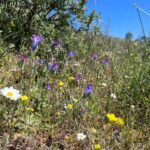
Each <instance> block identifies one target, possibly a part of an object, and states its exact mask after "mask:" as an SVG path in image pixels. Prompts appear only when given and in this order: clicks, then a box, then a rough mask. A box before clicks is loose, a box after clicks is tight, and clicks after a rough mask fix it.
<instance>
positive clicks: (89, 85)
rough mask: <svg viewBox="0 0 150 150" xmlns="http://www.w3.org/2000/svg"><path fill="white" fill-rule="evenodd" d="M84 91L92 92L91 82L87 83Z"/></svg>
mask: <svg viewBox="0 0 150 150" xmlns="http://www.w3.org/2000/svg"><path fill="white" fill-rule="evenodd" d="M85 93H86V94H90V93H92V84H88V85H87V86H86V88H85Z"/></svg>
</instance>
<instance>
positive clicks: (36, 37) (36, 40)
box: [31, 34, 44, 45]
mask: <svg viewBox="0 0 150 150" xmlns="http://www.w3.org/2000/svg"><path fill="white" fill-rule="evenodd" d="M43 39H44V37H43V36H42V35H39V34H33V35H32V37H31V41H32V43H34V44H35V45H38V44H39V43H40V42H41V41H42V40H43Z"/></svg>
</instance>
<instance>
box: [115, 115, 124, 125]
mask: <svg viewBox="0 0 150 150" xmlns="http://www.w3.org/2000/svg"><path fill="white" fill-rule="evenodd" d="M116 123H118V124H119V125H124V121H123V119H121V118H119V117H116Z"/></svg>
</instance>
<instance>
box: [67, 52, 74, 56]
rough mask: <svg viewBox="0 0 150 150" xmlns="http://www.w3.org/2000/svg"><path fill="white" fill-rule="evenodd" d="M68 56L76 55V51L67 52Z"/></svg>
mask: <svg viewBox="0 0 150 150" xmlns="http://www.w3.org/2000/svg"><path fill="white" fill-rule="evenodd" d="M67 56H68V57H75V56H76V53H75V52H74V51H70V52H68V53H67Z"/></svg>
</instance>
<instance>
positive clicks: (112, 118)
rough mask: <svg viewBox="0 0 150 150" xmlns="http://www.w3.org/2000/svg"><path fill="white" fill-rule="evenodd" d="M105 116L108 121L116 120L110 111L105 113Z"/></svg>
mask: <svg viewBox="0 0 150 150" xmlns="http://www.w3.org/2000/svg"><path fill="white" fill-rule="evenodd" d="M106 117H107V118H108V120H109V121H110V122H113V121H116V116H115V115H114V114H112V113H107V114H106Z"/></svg>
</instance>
